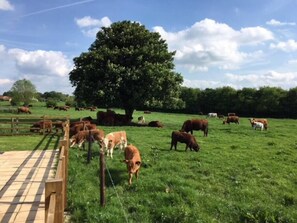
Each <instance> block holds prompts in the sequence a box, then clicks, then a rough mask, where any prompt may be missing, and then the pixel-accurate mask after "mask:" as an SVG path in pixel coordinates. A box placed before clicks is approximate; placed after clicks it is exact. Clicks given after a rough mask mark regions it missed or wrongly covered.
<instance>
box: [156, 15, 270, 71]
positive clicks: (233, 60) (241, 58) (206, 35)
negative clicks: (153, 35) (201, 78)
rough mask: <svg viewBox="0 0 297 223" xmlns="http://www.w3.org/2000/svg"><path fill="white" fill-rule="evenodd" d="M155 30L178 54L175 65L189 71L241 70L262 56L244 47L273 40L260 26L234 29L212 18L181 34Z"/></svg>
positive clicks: (160, 29) (179, 32)
mask: <svg viewBox="0 0 297 223" xmlns="http://www.w3.org/2000/svg"><path fill="white" fill-rule="evenodd" d="M153 30H154V31H155V32H159V33H160V35H161V37H162V38H163V39H165V40H166V41H167V43H168V46H169V49H170V50H171V51H173V50H175V51H176V56H175V61H176V64H177V65H179V66H183V67H184V68H186V69H188V70H189V71H190V72H193V71H207V70H208V69H209V68H211V67H215V68H219V69H238V68H239V67H240V65H241V64H243V63H246V62H250V61H252V60H253V59H254V58H259V55H260V54H259V52H260V51H259V50H257V51H255V52H253V51H252V52H249V53H246V52H244V51H241V48H242V47H248V46H255V45H257V44H262V43H265V42H266V41H269V40H272V39H274V36H273V33H272V32H270V31H269V30H267V29H265V28H262V27H259V26H257V27H246V28H242V29H240V30H235V29H233V28H231V27H230V26H228V25H227V24H224V23H218V22H216V21H214V20H211V19H204V20H202V21H199V22H196V23H195V24H194V25H193V26H191V27H190V28H187V29H184V30H181V31H178V32H167V31H166V30H165V29H164V28H163V27H160V26H156V27H154V28H153Z"/></svg>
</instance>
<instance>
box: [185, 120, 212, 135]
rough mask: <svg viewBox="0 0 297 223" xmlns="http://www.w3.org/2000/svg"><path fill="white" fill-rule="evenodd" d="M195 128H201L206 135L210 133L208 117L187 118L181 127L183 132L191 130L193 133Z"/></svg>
mask: <svg viewBox="0 0 297 223" xmlns="http://www.w3.org/2000/svg"><path fill="white" fill-rule="evenodd" d="M193 130H201V131H203V133H204V136H207V135H208V120H206V119H192V120H186V121H185V122H184V124H183V126H182V128H181V131H183V132H187V133H188V132H191V134H192V135H193Z"/></svg>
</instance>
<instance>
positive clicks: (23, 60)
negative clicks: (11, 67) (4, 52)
mask: <svg viewBox="0 0 297 223" xmlns="http://www.w3.org/2000/svg"><path fill="white" fill-rule="evenodd" d="M8 53H9V55H10V56H12V57H13V58H14V60H15V63H16V67H17V68H18V70H19V72H20V73H21V74H28V75H40V76H46V75H53V76H60V77H62V76H66V75H67V74H68V73H69V71H70V70H71V64H70V62H69V60H68V59H67V58H66V56H65V55H64V54H63V53H62V52H58V51H43V50H36V51H25V50H22V49H10V50H8Z"/></svg>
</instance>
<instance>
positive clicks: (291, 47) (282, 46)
mask: <svg viewBox="0 0 297 223" xmlns="http://www.w3.org/2000/svg"><path fill="white" fill-rule="evenodd" d="M270 48H271V49H278V50H282V51H285V52H293V51H297V42H296V41H295V40H292V39H290V40H288V41H287V42H279V43H277V44H274V43H271V44H270Z"/></svg>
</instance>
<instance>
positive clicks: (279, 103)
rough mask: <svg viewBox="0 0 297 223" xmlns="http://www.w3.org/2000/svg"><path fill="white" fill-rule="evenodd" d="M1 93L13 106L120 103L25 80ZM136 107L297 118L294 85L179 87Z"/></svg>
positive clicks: (111, 104)
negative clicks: (173, 94) (41, 88)
mask: <svg viewBox="0 0 297 223" xmlns="http://www.w3.org/2000/svg"><path fill="white" fill-rule="evenodd" d="M3 95H4V96H10V97H12V98H13V100H12V102H11V103H12V105H28V104H30V103H32V102H33V101H41V102H45V103H46V105H52V106H56V105H57V104H58V103H61V102H62V103H65V105H69V106H79V107H85V106H92V105H95V106H97V107H100V108H122V102H120V101H117V100H114V101H113V102H112V103H109V104H106V102H104V101H100V100H98V101H95V100H94V101H93V100H90V99H91V98H88V97H87V98H84V99H85V100H84V99H83V98H76V97H75V96H70V95H68V94H64V93H61V92H56V91H50V92H44V93H40V92H36V89H35V86H34V85H33V84H32V83H31V82H30V81H28V80H25V79H24V80H19V81H17V82H16V83H15V84H14V85H13V87H12V88H11V90H10V91H7V92H4V93H3ZM135 109H137V110H151V111H165V112H179V113H188V114H207V113H209V112H216V113H218V114H222V115H227V114H228V113H229V112H235V113H236V114H238V115H240V116H246V117H247V116H253V117H278V118H297V87H295V88H291V89H289V90H284V89H282V88H279V87H261V88H259V89H255V88H243V89H240V90H235V89H234V88H232V87H221V88H216V89H211V88H206V89H205V90H201V89H198V88H189V87H181V89H180V94H179V97H172V98H171V99H170V100H169V99H168V98H166V99H164V100H160V99H158V100H157V99H153V100H150V101H145V102H143V103H141V104H139V105H138V106H137V105H136V106H135Z"/></svg>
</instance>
